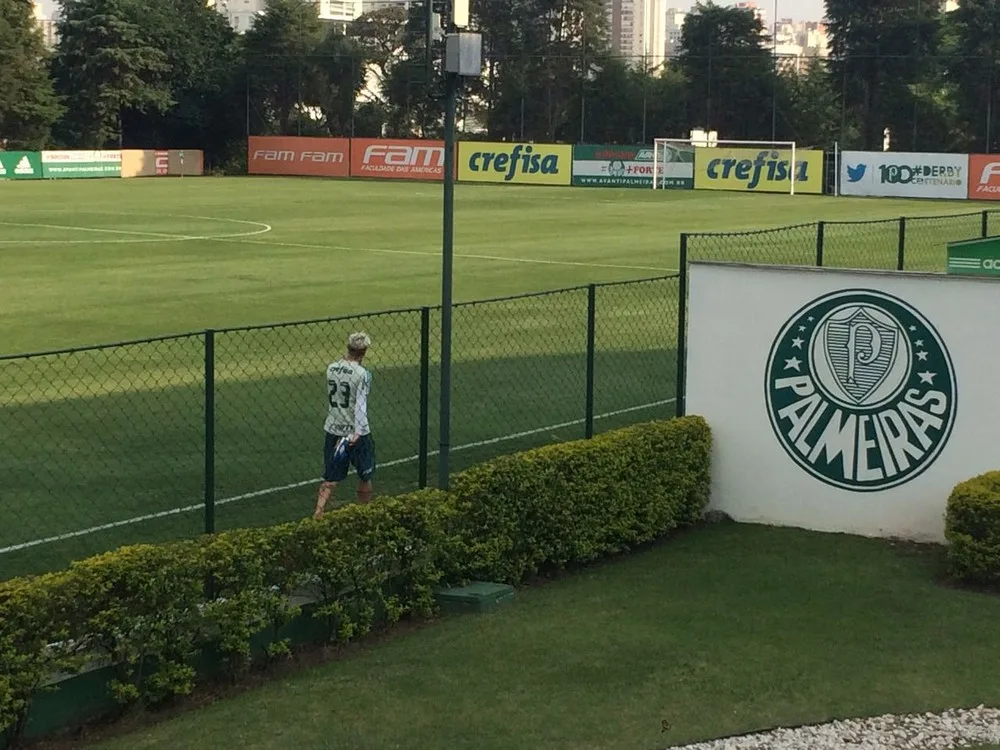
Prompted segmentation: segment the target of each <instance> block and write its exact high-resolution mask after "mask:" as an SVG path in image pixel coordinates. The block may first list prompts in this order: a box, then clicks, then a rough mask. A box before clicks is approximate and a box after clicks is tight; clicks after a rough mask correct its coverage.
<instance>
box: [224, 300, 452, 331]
mask: <svg viewBox="0 0 1000 750" xmlns="http://www.w3.org/2000/svg"><path fill="white" fill-rule="evenodd" d="M424 307H425V305H421V306H420V307H399V308H392V309H389V310H372V311H370V312H357V313H348V314H345V315H334V316H330V317H326V318H308V319H305V320H283V321H279V322H277V323H255V324H254V325H248V326H234V327H231V328H216V329H215V333H244V332H246V331H268V330H273V329H276V328H294V327H295V326H308V325H317V324H319V323H339V322H341V321H344V320H355V319H357V318H379V317H385V316H388V315H409V314H411V313H418V312H421V311H422V310H423V309H424ZM426 307H429V309H431V310H436V309H438V308H440V307H441V306H440V305H430V306H426Z"/></svg>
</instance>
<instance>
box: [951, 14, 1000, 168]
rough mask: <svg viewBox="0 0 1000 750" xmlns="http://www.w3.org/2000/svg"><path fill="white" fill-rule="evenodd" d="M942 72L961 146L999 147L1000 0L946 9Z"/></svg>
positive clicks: (994, 148) (995, 148) (985, 148)
mask: <svg viewBox="0 0 1000 750" xmlns="http://www.w3.org/2000/svg"><path fill="white" fill-rule="evenodd" d="M944 28H945V30H944V34H943V36H944V42H943V47H944V48H945V51H946V53H947V54H946V57H945V59H946V60H947V77H948V80H949V81H951V82H952V83H953V84H954V86H955V88H954V92H953V93H954V104H955V107H956V109H957V113H956V114H957V117H958V118H959V120H960V122H961V125H962V131H963V132H965V133H967V134H968V136H969V142H968V143H967V144H966V147H967V148H970V149H973V150H977V151H984V152H986V153H993V152H995V151H997V150H1000V119H998V118H1000V5H997V3H996V2H995V0H963V2H962V4H961V5H959V6H958V10H956V11H953V12H951V13H948V14H946V16H945V20H944Z"/></svg>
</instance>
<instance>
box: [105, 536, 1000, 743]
mask: <svg viewBox="0 0 1000 750" xmlns="http://www.w3.org/2000/svg"><path fill="white" fill-rule="evenodd" d="M940 554H941V550H940V549H939V548H917V547H912V546H909V545H893V544H891V543H889V542H886V541H881V540H872V539H862V538H858V537H851V536H844V535H834V534H817V533H811V532H805V531H799V530H793V529H774V528H767V527H762V526H744V525H735V524H734V525H726V526H718V527H711V528H704V529H701V530H698V531H694V532H691V533H686V534H684V535H681V536H679V537H678V538H676V539H673V540H670V541H668V542H666V543H664V544H661V545H658V546H656V547H654V548H652V549H649V550H647V551H644V552H640V553H638V554H635V555H632V556H630V557H629V558H627V559H624V560H620V561H617V562H613V563H610V564H607V565H603V566H599V567H596V568H593V569H591V570H589V571H586V572H584V573H581V574H577V575H574V576H572V577H569V578H565V579H562V580H560V581H557V582H554V583H550V584H547V585H544V586H540V587H534V588H531V587H529V588H527V589H522V590H521V591H519V592H518V599H517V600H516V601H515V602H514V603H513V604H512V605H510V606H509V607H507V608H504V609H501V610H499V611H497V612H494V613H492V614H489V615H482V616H470V617H460V618H449V619H445V620H443V621H441V622H439V623H436V624H433V625H431V626H429V627H427V628H424V629H421V630H419V631H417V632H412V633H409V634H401V635H398V636H395V637H390V638H389V639H387V640H385V641H383V642H381V643H376V644H372V645H370V646H367V647H363V648H362V649H360V650H357V651H353V652H351V653H350V654H349V655H347V656H345V657H344V658H342V659H340V660H338V661H336V662H333V663H329V664H326V665H323V666H318V667H314V668H311V669H308V670H307V671H304V672H301V673H299V674H295V675H291V676H286V677H283V678H281V679H275V680H273V681H271V682H268V683H267V684H265V685H263V686H262V687H260V688H257V689H254V690H252V691H250V692H247V693H244V694H242V695H240V696H237V697H234V698H230V699H227V700H223V701H219V702H217V703H215V704H213V705H210V706H208V707H205V708H200V709H196V710H193V711H191V712H188V713H184V714H182V715H180V716H179V717H177V718H174V719H171V720H168V721H165V722H163V723H162V724H159V725H157V726H153V727H151V728H148V729H145V730H142V731H137V732H133V733H130V734H126V735H123V736H121V737H118V738H115V739H108V740H107V741H104V742H99V743H97V742H95V743H93V744H91V743H86V744H88V746H91V747H95V748H100V750H119V749H122V750H124V749H125V748H128V750H159V749H160V748H164V749H166V748H176V747H184V748H187V749H189V750H209V749H210V748H211V749H214V748H218V747H222V746H227V745H232V746H239V747H241V748H246V750H257V749H259V750H264V749H265V748H267V749H270V748H276V747H302V748H347V747H349V748H354V749H355V750H365V749H367V748H371V749H372V750H375V749H376V748H397V749H398V750H408V749H409V748H413V749H414V750H424V748H454V749H455V750H459V749H461V748H476V750H493V749H494V748H495V749H496V750H518V749H519V748H524V749H525V750H534V749H535V748H546V749H547V750H570V748H573V749H579V748H593V749H594V750H596V749H597V748H600V749H601V750H637V749H641V748H649V750H654V749H655V748H664V747H666V746H671V745H680V744H686V743H691V742H697V741H701V740H705V739H710V738H715V737H720V736H726V735H732V734H738V733H747V732H752V731H759V730H762V729H767V728H771V727H774V726H795V725H801V724H812V723H821V722H825V721H829V720H830V719H832V718H848V717H860V716H875V715H879V714H882V713H913V712H923V711H941V710H944V709H946V708H954V707H968V706H976V705H979V704H980V703H985V704H987V705H997V704H1000V682H998V681H997V679H996V675H997V674H998V671H1000V648H998V646H1000V640H998V631H997V628H996V622H997V619H998V618H1000V598H998V597H996V596H991V595H986V594H978V593H971V592H967V591H960V590H955V589H950V588H946V587H944V586H940V585H938V584H935V583H934V582H933V580H934V578H935V576H937V575H938V574H939V572H940V570H941V563H942V561H941V559H940ZM662 722H667V723H668V724H669V727H670V729H669V730H668V731H667V732H663V731H662V726H663V724H662Z"/></svg>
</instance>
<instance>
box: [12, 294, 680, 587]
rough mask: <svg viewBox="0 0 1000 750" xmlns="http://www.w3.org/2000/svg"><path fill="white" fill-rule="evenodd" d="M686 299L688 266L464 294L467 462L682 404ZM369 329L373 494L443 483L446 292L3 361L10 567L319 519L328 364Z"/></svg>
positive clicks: (454, 446) (456, 334)
mask: <svg viewBox="0 0 1000 750" xmlns="http://www.w3.org/2000/svg"><path fill="white" fill-rule="evenodd" d="M679 304H680V295H679V282H678V277H677V275H673V276H665V277H659V278H655V279H645V280H641V281H635V282H624V283H612V284H596V285H591V286H583V287H576V288H571V289H562V290H558V291H551V292H543V293H538V294H528V295H521V296H516V297H508V298H503V299H495V300H486V301H477V302H469V303H462V304H457V305H455V307H454V314H453V325H454V330H453V342H454V343H453V365H452V440H451V451H452V453H453V454H454V458H453V460H452V468H453V470H460V469H461V468H463V467H464V466H468V465H469V464H471V463H474V462H477V461H481V460H484V459H486V458H489V457H491V456H493V455H496V454H498V453H505V452H510V451H513V450H520V449H524V448H529V447H532V446H536V445H541V444H544V443H548V442H552V441H561V440H567V439H573V438H579V437H585V436H588V435H590V434H593V433H595V432H600V431H602V430H605V429H608V428H610V427H617V426H620V425H622V424H626V423H628V422H634V421H643V420H647V419H651V418H656V417H669V416H673V415H674V413H675V409H676V407H675V402H674V399H675V396H676V392H677V384H676V362H677V358H676V351H677V335H678V310H679ZM358 329H363V330H365V331H367V332H368V333H370V334H371V336H372V340H373V346H372V349H371V351H370V352H369V354H368V358H367V359H366V360H365V363H366V365H367V366H368V367H370V369H371V370H372V372H373V374H374V383H373V390H372V396H371V400H370V403H369V414H370V419H371V423H372V430H373V437H374V439H375V443H376V450H377V455H378V462H379V471H378V474H377V478H376V491H377V492H378V493H379V494H389V493H396V492H403V491H407V490H412V489H416V488H417V487H421V486H425V485H431V486H433V485H435V484H436V479H437V478H436V476H435V471H436V461H434V460H430V459H432V458H433V457H434V456H435V455H436V454H437V451H436V448H437V435H438V425H437V416H436V415H437V406H438V403H439V387H438V386H439V371H438V366H439V362H440V357H439V354H438V351H439V346H440V335H439V331H440V308H432V307H427V308H417V309H410V310H397V311H390V312H381V313H375V314H369V315H359V316H351V317H343V318H334V319H326V320H318V321H307V322H299V323H288V324H279V325H271V326H262V327H248V328H235V329H228V330H218V331H205V332H201V333H192V334H187V335H181V336H172V337H164V338H158V339H150V340H144V341H135V342H126V343H121V344H114V345H108V346H102V347H93V348H85V349H71V350H64V351H58V352H46V353H40V354H33V355H25V356H15V357H5V358H0V435H3V438H4V450H3V451H2V452H0V477H2V484H0V514H2V517H3V519H4V521H5V523H4V524H3V525H2V526H0V579H2V578H7V577H10V576H14V575H20V574H25V573H34V572H40V571H44V570H50V569H55V568H59V567H62V566H64V565H65V564H66V563H67V562H68V561H70V560H73V559H79V558H82V557H85V556H88V555H91V554H95V553H98V552H102V551H105V550H108V549H112V548H115V547H118V546H120V545H123V544H131V543H137V542H151V541H163V540H168V539H178V538H184V537H191V536H194V535H196V534H198V533H201V532H204V531H213V530H222V529H227V528H234V527H239V526H250V525H258V524H266V523H277V522H283V521H289V520H294V519H299V518H303V517H305V516H308V515H309V514H310V513H311V512H312V509H313V506H314V503H315V493H316V489H317V485H318V481H319V475H320V473H321V470H322V441H323V433H322V427H323V420H324V419H325V416H326V403H327V400H326V399H327V395H326V383H325V378H324V370H325V367H326V364H327V363H328V362H329V361H331V360H332V359H336V358H338V357H339V356H341V355H342V351H343V348H344V342H345V340H346V337H347V334H348V333H350V332H351V331H353V330H358ZM352 482H353V480H351V481H349V482H347V483H345V485H344V486H343V487H341V488H340V489H339V499H341V500H349V499H352V498H353V494H354V487H353V484H352Z"/></svg>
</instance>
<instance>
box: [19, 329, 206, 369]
mask: <svg viewBox="0 0 1000 750" xmlns="http://www.w3.org/2000/svg"><path fill="white" fill-rule="evenodd" d="M204 335H205V332H204V331H188V332H187V333H170V334H167V335H164V336H149V337H147V338H144V339H128V340H126V341H112V342H109V343H107V344H88V345H87V346H69V347H66V348H64V349H48V350H45V351H38V352H22V353H19V354H0V362H8V361H10V360H14V359H36V358H38V357H56V356H62V355H64V354H83V353H84V352H96V351H101V350H104V349H119V348H122V347H128V346H139V345H141V344H156V343H159V342H161V341H178V340H180V339H193V338H201V337H203V336H204Z"/></svg>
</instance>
